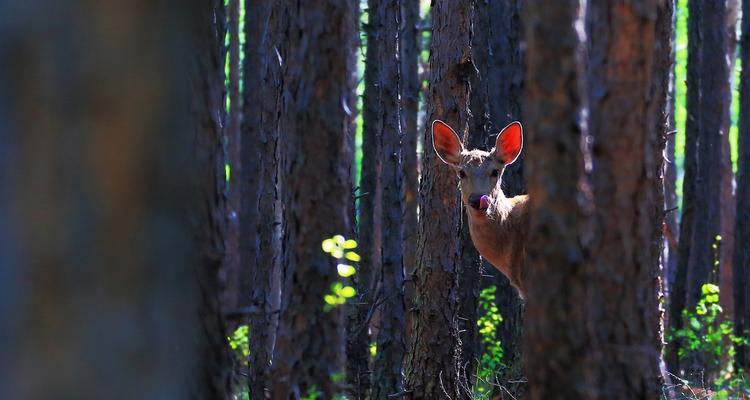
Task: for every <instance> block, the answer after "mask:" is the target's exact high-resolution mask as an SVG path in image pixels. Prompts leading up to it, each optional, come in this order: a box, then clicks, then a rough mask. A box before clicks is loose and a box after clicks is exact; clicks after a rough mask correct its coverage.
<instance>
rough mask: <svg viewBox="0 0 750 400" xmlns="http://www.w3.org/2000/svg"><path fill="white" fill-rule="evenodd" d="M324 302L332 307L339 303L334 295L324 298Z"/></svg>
mask: <svg viewBox="0 0 750 400" xmlns="http://www.w3.org/2000/svg"><path fill="white" fill-rule="evenodd" d="M323 300H325V302H326V304H330V305H332V306H333V305H336V302H337V301H336V300H337V299H336V296H334V295H332V294H327V295H325V296H323Z"/></svg>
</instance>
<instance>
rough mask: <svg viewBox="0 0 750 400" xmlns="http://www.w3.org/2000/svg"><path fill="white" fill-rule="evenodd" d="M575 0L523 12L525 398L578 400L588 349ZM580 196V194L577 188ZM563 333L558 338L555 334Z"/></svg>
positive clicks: (587, 235)
mask: <svg viewBox="0 0 750 400" xmlns="http://www.w3.org/2000/svg"><path fill="white" fill-rule="evenodd" d="M582 7H584V4H583V2H582V0H565V1H556V2H554V3H550V2H546V1H538V0H528V1H526V2H525V6H524V16H525V19H524V27H525V37H526V43H527V47H526V63H527V65H528V67H527V68H526V76H525V80H524V92H525V99H524V102H523V104H524V116H525V118H524V120H525V122H526V126H527V127H528V129H526V132H527V138H526V139H527V140H526V141H525V143H526V144H527V145H528V146H526V152H527V154H529V155H531V154H533V157H532V156H529V157H528V158H527V159H526V164H525V167H526V168H527V169H526V171H527V172H528V174H527V184H528V188H529V196H530V201H531V203H530V204H529V206H530V208H531V213H532V214H531V226H530V231H529V232H530V233H531V235H530V237H529V238H528V240H527V243H528V244H527V246H528V247H527V254H528V255H527V264H526V265H527V268H528V279H529V281H530V282H534V284H533V285H529V289H528V293H527V299H528V300H527V303H526V315H525V317H526V321H525V322H526V325H525V331H524V332H525V337H524V344H525V347H524V354H525V355H526V374H527V378H528V385H529V394H528V398H530V399H580V398H586V394H587V387H586V386H587V385H586V383H585V382H587V380H586V374H587V371H586V369H585V364H584V363H583V360H582V355H583V354H586V353H587V351H588V348H589V346H590V344H591V343H590V342H589V341H588V340H587V338H588V327H587V326H586V321H587V319H586V317H587V315H586V310H585V307H582V304H581V303H582V302H583V299H585V298H586V290H587V282H586V278H587V277H586V268H587V265H588V264H589V262H590V261H589V259H588V256H587V253H588V245H589V243H590V241H591V239H592V238H591V232H590V226H589V224H588V219H589V216H588V213H589V212H590V209H589V207H590V196H591V193H589V192H586V190H590V189H588V185H587V182H586V178H585V174H584V154H583V152H582V149H585V147H584V146H583V143H585V142H584V141H585V136H586V132H585V124H584V123H583V109H584V106H585V75H584V68H585V60H584V54H583V51H582V50H583V47H584V46H583V40H584V38H583V37H581V35H580V32H579V31H578V29H577V28H576V26H580V25H581V24H583V21H582V20H581V19H582V18H583V17H584V15H585V13H584V12H583V11H584V10H582ZM582 190H584V192H582ZM562 332H564V333H565V334H564V335H561V333H562Z"/></svg>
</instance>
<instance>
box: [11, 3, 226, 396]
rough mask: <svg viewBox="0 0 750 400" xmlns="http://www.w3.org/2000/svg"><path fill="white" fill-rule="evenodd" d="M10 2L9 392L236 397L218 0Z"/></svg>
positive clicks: (36, 394)
mask: <svg viewBox="0 0 750 400" xmlns="http://www.w3.org/2000/svg"><path fill="white" fill-rule="evenodd" d="M0 9H2V10H3V11H2V12H0V15H3V17H0V19H2V23H0V56H1V57H2V59H3V60H6V61H7V62H8V65H7V69H6V72H9V73H10V76H13V79H12V80H10V79H0V108H2V110H0V117H1V118H3V124H2V126H3V128H2V133H0V137H2V138H3V139H1V140H0V144H3V145H6V146H11V148H12V149H13V151H12V154H13V157H14V164H13V165H9V167H10V169H9V170H7V171H6V170H4V172H3V181H2V182H1V183H0V184H2V186H3V188H2V193H3V194H2V198H3V199H4V202H6V203H7V204H8V205H9V206H10V213H9V214H7V215H4V219H5V218H7V219H8V220H9V221H10V223H11V224H12V225H11V226H12V233H11V235H12V236H11V237H10V239H9V243H11V246H13V247H14V249H15V250H14V252H13V253H11V254H12V257H11V258H10V259H6V258H4V262H3V266H2V276H3V279H2V281H3V285H6V284H8V285H11V286H12V288H11V290H9V291H5V290H3V291H2V296H3V297H4V298H3V304H4V305H3V309H2V311H0V312H2V314H3V315H2V316H3V318H2V319H3V325H4V326H3V327H2V329H0V331H2V332H3V334H2V339H0V346H2V350H1V351H0V354H2V356H0V357H2V358H1V359H0V370H2V371H3V374H2V376H3V378H0V379H2V381H0V397H3V398H12V399H41V398H78V399H87V398H92V399H93V398H101V397H102V396H110V397H113V398H122V399H135V398H139V399H144V398H189V397H190V394H191V393H192V394H193V396H194V397H196V398H227V396H228V390H229V387H228V384H229V372H230V370H229V368H228V365H227V364H226V360H227V359H228V353H227V345H226V333H225V332H224V331H223V321H222V320H221V314H220V313H219V289H220V287H219V284H218V275H217V274H218V269H219V267H220V266H221V260H222V256H223V248H222V246H223V236H222V235H223V226H222V221H223V215H221V213H222V211H221V210H222V201H223V200H222V198H221V194H220V190H221V185H222V184H223V179H220V176H221V175H220V174H219V172H218V171H217V168H216V167H217V162H218V158H217V157H218V156H219V155H220V153H219V149H220V147H219V140H218V139H219V135H220V132H219V126H220V125H219V122H220V121H219V118H220V117H221V106H222V91H223V62H222V58H221V56H220V53H221V51H220V49H221V46H220V43H221V42H222V40H223V27H221V26H217V25H215V23H219V24H220V21H223V15H222V12H221V4H220V2H218V1H213V2H210V3H208V4H201V5H198V4H197V3H195V2H190V3H187V4H185V3H180V4H177V2H166V3H161V4H153V3H152V2H143V1H113V2H107V4H106V5H94V6H92V5H90V4H72V5H71V4H67V3H65V4H64V3H61V2H55V1H42V2H30V3H17V2H8V1H2V2H0ZM104 21H110V22H112V21H114V23H105V22H104ZM188 28H189V29H188ZM190 52H193V53H192V54H190ZM186 65H188V66H190V67H189V68H185V66H186ZM188 74H189V76H188ZM189 78H190V79H189ZM187 83H189V84H187ZM188 102H189V103H188ZM188 212H190V213H192V215H191V216H190V218H188V215H187V213H188ZM4 222H7V221H4ZM2 229H6V227H5V226H4V227H3V228H2ZM191 232H197V233H198V237H197V238H196V237H192V236H191ZM196 239H197V240H198V243H197V246H196V243H195V240H196ZM5 254H6V253H3V257H5ZM196 274H197V276H198V279H196ZM196 283H197V284H199V285H200V288H199V287H198V286H197V285H196ZM199 290H200V292H199ZM8 305H10V306H11V307H13V308H14V310H13V311H10V310H9V309H8V308H6V307H7V306H8ZM196 311H198V312H196ZM8 314H9V315H8ZM199 358H200V364H199V363H198V359H199ZM40 379H43V382H42V383H40ZM94 383H95V384H94ZM105 392H106V393H107V395H105V394H104V393H105Z"/></svg>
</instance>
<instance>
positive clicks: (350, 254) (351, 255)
mask: <svg viewBox="0 0 750 400" xmlns="http://www.w3.org/2000/svg"><path fill="white" fill-rule="evenodd" d="M346 259H347V260H349V261H354V262H359V261H360V260H361V259H362V258H361V257H360V256H359V254H357V253H355V252H353V251H347V252H346Z"/></svg>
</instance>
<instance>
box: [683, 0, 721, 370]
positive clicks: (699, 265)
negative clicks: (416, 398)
mask: <svg viewBox="0 0 750 400" xmlns="http://www.w3.org/2000/svg"><path fill="white" fill-rule="evenodd" d="M689 12H690V19H689V21H688V38H689V39H688V40H689V49H688V76H687V84H688V96H687V109H688V121H687V127H686V134H687V135H688V136H694V137H695V138H694V140H695V142H696V153H697V154H696V165H697V168H696V170H695V171H694V175H693V176H690V177H689V176H688V175H687V172H688V171H687V168H686V170H685V185H687V184H688V183H687V182H688V180H692V181H693V182H692V185H694V187H693V188H692V190H693V191H694V192H693V196H694V197H693V198H692V200H693V203H694V204H693V206H694V211H693V212H694V219H693V229H692V234H691V235H682V234H681V235H680V236H681V237H682V238H683V241H685V242H687V241H688V238H690V240H689V246H690V251H689V254H688V255H687V259H686V260H683V261H682V262H680V261H678V263H682V264H683V265H687V280H686V297H685V306H684V308H688V309H690V310H692V309H694V308H695V306H696V304H697V303H698V300H699V299H700V297H701V286H702V285H703V284H704V283H706V282H717V278H718V277H717V276H716V274H717V273H718V271H716V269H715V266H716V265H720V263H721V260H720V252H719V251H717V250H716V249H715V248H713V246H714V244H717V245H720V243H717V235H720V234H721V221H720V210H719V209H720V206H719V205H720V200H721V179H720V176H718V177H717V172H719V171H721V154H722V150H721V141H722V135H723V134H725V133H724V132H722V129H723V127H724V126H725V125H724V122H723V121H724V118H725V115H726V111H725V110H726V107H728V106H729V105H728V103H727V99H728V97H727V95H726V93H725V90H726V84H725V82H727V81H728V80H729V68H728V66H727V62H726V49H727V46H726V42H725V27H726V25H725V18H726V5H725V3H724V2H717V1H708V0H705V1H701V0H691V1H690V2H689ZM691 54H692V55H691ZM684 191H685V192H686V190H684ZM684 201H685V202H688V201H689V199H688V198H687V196H686V197H685V199H684ZM686 207H687V205H685V207H684V208H686ZM679 258H680V257H679V255H678V259H679ZM715 262H718V264H715ZM702 364H703V360H701V357H700V356H698V355H696V356H694V357H691V359H690V360H688V361H687V363H686V364H685V365H684V367H685V368H686V369H687V370H688V372H689V374H693V373H698V371H702V370H703V367H704V366H703V365H702ZM709 372H710V371H709ZM690 377H691V376H689V377H688V378H690ZM696 378H697V376H696Z"/></svg>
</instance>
